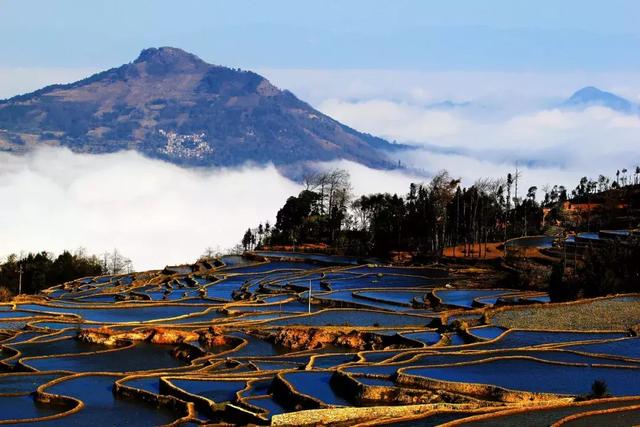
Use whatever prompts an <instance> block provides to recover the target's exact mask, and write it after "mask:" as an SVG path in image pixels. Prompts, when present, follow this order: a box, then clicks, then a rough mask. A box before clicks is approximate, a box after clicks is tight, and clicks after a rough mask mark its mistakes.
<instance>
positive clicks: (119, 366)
mask: <svg viewBox="0 0 640 427" xmlns="http://www.w3.org/2000/svg"><path fill="white" fill-rule="evenodd" d="M172 348H173V346H168V345H158V344H148V343H145V342H141V343H136V344H135V345H133V346H132V347H126V348H123V349H116V350H112V351H106V352H105V351H103V352H98V353H93V354H88V355H87V354H85V355H69V356H54V357H50V358H37V359H26V360H23V363H24V364H25V365H27V366H30V367H32V368H34V369H37V370H39V371H71V372H134V371H150V370H157V369H171V368H178V367H180V366H184V365H185V364H186V363H185V362H181V361H179V360H178V359H175V358H173V357H171V355H170V354H169V352H170V351H171V349H172ZM103 350H104V349H103Z"/></svg>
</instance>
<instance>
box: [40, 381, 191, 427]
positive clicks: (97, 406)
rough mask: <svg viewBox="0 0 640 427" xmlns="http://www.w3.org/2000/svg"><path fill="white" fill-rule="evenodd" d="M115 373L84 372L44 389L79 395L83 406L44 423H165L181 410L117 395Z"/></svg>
mask: <svg viewBox="0 0 640 427" xmlns="http://www.w3.org/2000/svg"><path fill="white" fill-rule="evenodd" d="M117 379H118V378H117V377H112V376H94V375H89V376H83V377H79V378H73V379H69V380H65V381H62V382H59V383H57V384H55V385H53V386H51V387H48V388H47V389H46V390H45V391H46V392H49V393H54V394H60V395H63V396H69V397H74V398H76V399H81V400H82V402H84V405H85V406H84V408H82V410H80V411H79V412H77V413H74V414H71V415H68V416H66V417H63V418H60V419H56V420H51V421H47V422H45V423H42V424H38V425H45V426H70V425H77V426H83V425H84V426H87V425H90V426H119V425H133V424H135V425H148V426H156V425H161V424H168V423H171V422H173V421H174V420H175V419H177V418H180V416H181V415H180V414H176V413H173V412H171V411H168V410H165V409H161V408H156V407H155V406H153V405H149V404H145V403H144V402H138V401H132V400H128V399H118V398H116V397H115V395H114V394H113V391H112V389H113V383H114V382H115V380H117Z"/></svg>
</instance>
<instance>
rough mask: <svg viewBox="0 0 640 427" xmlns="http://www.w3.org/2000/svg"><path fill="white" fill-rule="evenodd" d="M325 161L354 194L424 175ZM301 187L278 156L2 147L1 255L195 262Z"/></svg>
mask: <svg viewBox="0 0 640 427" xmlns="http://www.w3.org/2000/svg"><path fill="white" fill-rule="evenodd" d="M317 166H318V168H319V169H321V170H322V169H324V170H329V169H333V168H342V169H346V170H347V171H349V173H350V174H351V177H352V186H353V192H354V195H355V196H358V195H360V194H366V193H371V192H376V191H389V192H398V193H405V192H406V191H407V189H408V186H409V183H410V182H411V181H415V180H419V179H420V178H419V177H415V176H410V175H404V174H402V173H398V172H384V171H375V170H371V169H368V168H366V167H364V166H361V165H358V164H355V163H352V162H346V161H337V162H330V163H323V164H318V165H317ZM301 190H302V186H301V185H300V184H297V183H295V182H293V181H291V180H289V179H287V178H285V177H283V176H282V175H281V174H280V173H279V172H278V170H277V169H276V168H275V167H274V166H273V165H268V166H264V167H259V166H255V165H254V166H245V167H241V168H233V169H211V170H194V169H184V168H181V167H178V166H175V165H173V164H170V163H167V162H164V161H161V160H154V159H149V158H146V157H144V156H142V155H140V154H137V153H135V152H132V151H125V152H118V153H113V154H103V155H88V154H79V153H73V152H71V151H69V150H68V149H65V148H55V147H45V148H40V149H37V150H35V151H33V152H31V153H28V154H25V155H23V156H17V155H11V154H7V153H0V200H2V209H0V229H1V230H2V239H1V240H0V256H7V255H9V254H10V253H20V252H30V251H31V252H33V251H42V250H47V251H51V252H53V253H56V254H57V253H60V252H62V251H63V250H65V249H68V250H74V249H77V248H81V247H82V248H85V249H86V250H87V251H88V252H89V253H94V254H101V253H103V252H105V251H112V250H113V249H114V248H117V249H118V250H119V251H120V252H121V253H123V254H124V255H125V256H128V257H129V258H131V259H132V261H133V265H134V267H135V269H136V270H139V271H140V270H146V269H155V268H162V267H164V266H165V265H170V264H179V263H188V262H193V261H195V260H196V259H197V258H198V257H199V256H200V255H201V254H202V253H203V252H204V250H205V248H207V247H212V248H215V249H219V250H222V251H224V250H226V249H228V248H232V247H233V246H235V245H236V244H237V243H239V241H240V239H241V238H242V235H243V234H244V231H245V230H246V229H247V228H249V227H255V226H257V225H258V224H259V223H261V222H262V223H264V222H265V221H270V222H271V224H274V222H275V216H276V213H277V211H278V209H280V208H281V207H282V205H283V204H284V202H285V201H286V199H287V198H288V197H289V196H292V195H297V194H298V193H299V192H300V191H301Z"/></svg>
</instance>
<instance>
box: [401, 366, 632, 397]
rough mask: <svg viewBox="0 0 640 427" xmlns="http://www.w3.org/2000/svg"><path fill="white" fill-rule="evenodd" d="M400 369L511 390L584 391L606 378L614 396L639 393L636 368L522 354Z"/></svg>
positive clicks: (538, 391)
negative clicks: (565, 362) (572, 362)
mask: <svg viewBox="0 0 640 427" xmlns="http://www.w3.org/2000/svg"><path fill="white" fill-rule="evenodd" d="M404 373H406V374H409V375H417V376H421V377H427V378H432V379H436V380H442V381H451V382H467V383H476V384H490V385H496V386H499V387H504V388H507V389H511V390H519V391H530V392H537V393H557V394H569V395H585V394H588V393H589V392H590V391H591V384H593V381H595V380H597V379H601V378H606V381H607V384H608V385H609V390H610V392H611V394H612V395H614V396H633V395H638V394H640V369H630V368H629V369H628V368H600V367H591V366H589V365H584V366H572V365H561V364H554V363H544V362H539V361H536V360H531V359H525V358H513V359H499V360H494V361H489V362H480V363H468V364H462V365H455V366H444V367H438V366H435V367H415V368H407V369H405V370H404Z"/></svg>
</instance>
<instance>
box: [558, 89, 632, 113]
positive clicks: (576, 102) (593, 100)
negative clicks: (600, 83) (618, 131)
mask: <svg viewBox="0 0 640 427" xmlns="http://www.w3.org/2000/svg"><path fill="white" fill-rule="evenodd" d="M562 106H563V107H567V108H586V107H590V106H601V107H606V108H609V109H611V110H615V111H619V112H623V113H630V112H633V111H634V105H633V103H632V102H630V101H629V100H627V99H625V98H623V97H621V96H618V95H616V94H614V93H611V92H607V91H604V90H601V89H598V88H597V87H594V86H585V87H583V88H582V89H579V90H577V91H576V92H574V93H573V95H571V97H569V98H568V99H567V100H566V101H564V102H563V103H562Z"/></svg>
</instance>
